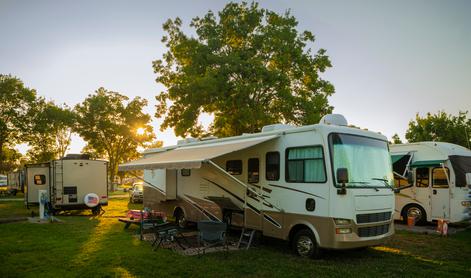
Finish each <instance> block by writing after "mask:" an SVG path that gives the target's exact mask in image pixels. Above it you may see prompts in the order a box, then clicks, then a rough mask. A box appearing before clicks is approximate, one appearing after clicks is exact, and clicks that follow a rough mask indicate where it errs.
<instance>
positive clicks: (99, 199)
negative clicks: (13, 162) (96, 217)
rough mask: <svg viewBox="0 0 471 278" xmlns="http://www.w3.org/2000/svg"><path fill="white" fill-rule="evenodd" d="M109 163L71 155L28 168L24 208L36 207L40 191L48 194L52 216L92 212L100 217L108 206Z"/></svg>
mask: <svg viewBox="0 0 471 278" xmlns="http://www.w3.org/2000/svg"><path fill="white" fill-rule="evenodd" d="M107 165H108V163H107V162H106V161H102V160H90V159H88V156H86V155H76V154H74V155H68V156H66V157H64V158H62V159H58V160H52V161H50V162H47V163H39V164H28V165H26V166H25V171H26V172H25V175H26V186H25V205H26V206H27V207H28V208H29V206H31V205H37V204H39V202H40V201H44V200H39V192H38V191H39V190H47V192H48V196H49V200H48V201H49V204H50V207H49V209H50V210H52V211H53V212H55V211H61V210H73V209H91V210H92V212H93V213H94V214H99V213H100V211H101V207H102V206H106V205H108V182H107V181H108V178H107V167H108V166H107Z"/></svg>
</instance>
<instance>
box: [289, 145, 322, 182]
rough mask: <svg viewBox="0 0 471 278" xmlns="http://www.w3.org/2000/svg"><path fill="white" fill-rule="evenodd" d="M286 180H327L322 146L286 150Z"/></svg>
mask: <svg viewBox="0 0 471 278" xmlns="http://www.w3.org/2000/svg"><path fill="white" fill-rule="evenodd" d="M286 181H288V182H325V181H326V176H325V167H324V154H323V152H322V147H320V146H316V147H300V148H289V149H287V152H286Z"/></svg>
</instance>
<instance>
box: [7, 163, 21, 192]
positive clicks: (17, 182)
mask: <svg viewBox="0 0 471 278" xmlns="http://www.w3.org/2000/svg"><path fill="white" fill-rule="evenodd" d="M7 177H8V190H9V192H10V193H11V194H13V195H16V193H17V192H18V191H22V192H23V191H24V182H25V171H24V169H22V170H18V171H14V172H10V173H8V175H7Z"/></svg>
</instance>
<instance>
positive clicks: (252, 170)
mask: <svg viewBox="0 0 471 278" xmlns="http://www.w3.org/2000/svg"><path fill="white" fill-rule="evenodd" d="M247 167H248V182H249V183H257V182H258V181H259V177H260V171H259V169H260V163H259V161H258V158H250V159H249V163H248V165H247Z"/></svg>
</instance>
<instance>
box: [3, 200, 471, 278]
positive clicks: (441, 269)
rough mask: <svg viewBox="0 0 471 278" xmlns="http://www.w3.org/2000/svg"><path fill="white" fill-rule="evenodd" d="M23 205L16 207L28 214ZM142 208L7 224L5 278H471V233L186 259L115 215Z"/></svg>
mask: <svg viewBox="0 0 471 278" xmlns="http://www.w3.org/2000/svg"><path fill="white" fill-rule="evenodd" d="M14 203H15V204H14ZM16 203H17V202H9V203H8V206H11V209H12V210H15V211H17V213H21V212H20V208H18V207H17V205H16ZM19 203H21V202H19ZM0 204H4V203H1V202H0ZM139 207H140V205H134V204H133V205H130V204H128V203H127V199H112V200H110V206H108V207H106V208H105V209H106V210H107V212H106V213H105V215H104V216H103V217H98V218H94V217H92V216H91V215H90V213H89V212H82V213H77V214H76V215H75V216H65V215H63V216H59V218H60V219H61V220H63V221H64V222H62V223H53V224H30V223H10V224H0V234H1V240H0V257H1V258H2V263H1V267H0V277H19V276H21V277H37V276H48V277H61V276H66V277H84V276H92V277H95V276H101V277H129V276H131V277H132V276H137V277H150V276H152V277H160V276H163V277H169V276H179V277H188V276H191V277H226V276H228V277H236V276H249V277H299V276H303V277H306V276H309V277H312V276H332V277H350V276H381V277H403V276H421V277H424V276H433V277H439V276H446V277H465V276H467V277H469V276H471V264H470V261H471V231H470V230H466V231H464V232H461V233H459V234H456V235H453V236H450V237H449V238H441V237H439V236H434V235H421V234H412V233H408V232H398V233H397V234H396V235H395V236H394V237H393V239H392V240H390V241H389V242H388V243H387V244H386V245H385V246H379V247H374V248H367V249H363V250H352V251H328V252H326V253H325V256H324V258H323V259H322V260H310V259H303V258H298V257H296V256H293V255H292V254H290V253H289V252H287V247H286V244H285V243H283V242H279V241H277V240H268V241H266V242H265V244H264V245H261V246H259V247H257V248H253V249H250V250H248V251H237V252H230V253H229V254H228V255H227V257H225V256H223V255H222V254H214V253H213V254H207V255H205V256H201V257H184V256H181V255H178V254H176V253H174V252H172V251H170V250H162V249H159V250H157V251H155V252H153V251H152V250H151V247H150V244H149V243H148V242H141V241H139V239H138V238H136V237H134V236H133V235H134V234H135V229H134V228H130V230H123V224H122V223H119V222H118V221H117V219H116V218H115V216H118V215H124V213H125V212H126V211H127V210H128V209H129V208H134V209H138V208H139ZM4 209H8V210H9V209H10V207H2V209H0V211H3V210H4ZM23 213H25V214H27V211H23Z"/></svg>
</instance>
